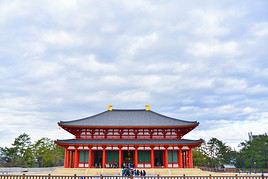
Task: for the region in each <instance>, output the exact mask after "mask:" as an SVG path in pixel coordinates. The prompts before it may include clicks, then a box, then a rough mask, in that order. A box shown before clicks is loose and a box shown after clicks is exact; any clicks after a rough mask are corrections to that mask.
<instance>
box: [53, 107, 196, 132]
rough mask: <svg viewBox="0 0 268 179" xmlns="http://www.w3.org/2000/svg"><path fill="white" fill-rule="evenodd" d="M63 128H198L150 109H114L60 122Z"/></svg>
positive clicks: (193, 122)
mask: <svg viewBox="0 0 268 179" xmlns="http://www.w3.org/2000/svg"><path fill="white" fill-rule="evenodd" d="M58 124H59V125H60V126H62V127H86V128H89V127H109V128H110V127H176V128H178V127H182V128H184V127H191V128H194V127H196V126H197V125H198V124H199V123H198V122H196V121H184V120H180V119H175V118H172V117H168V116H165V115H162V114H159V113H156V112H154V111H151V110H148V109H112V110H107V111H104V112H102V113H99V114H96V115H93V116H89V117H86V118H82V119H78V120H72V121H60V122H59V123H58Z"/></svg>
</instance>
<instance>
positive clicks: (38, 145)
mask: <svg viewBox="0 0 268 179" xmlns="http://www.w3.org/2000/svg"><path fill="white" fill-rule="evenodd" d="M33 151H34V156H35V161H36V163H37V166H39V167H49V166H56V165H60V164H62V162H61V161H62V160H63V154H64V151H63V149H61V148H59V147H57V146H56V145H55V144H54V142H53V141H52V140H50V139H48V138H41V139H39V140H38V141H36V142H35V144H34V145H33Z"/></svg>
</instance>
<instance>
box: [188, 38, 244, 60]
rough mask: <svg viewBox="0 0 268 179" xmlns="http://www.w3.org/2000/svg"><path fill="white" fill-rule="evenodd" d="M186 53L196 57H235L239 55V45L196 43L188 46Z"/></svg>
mask: <svg viewBox="0 0 268 179" xmlns="http://www.w3.org/2000/svg"><path fill="white" fill-rule="evenodd" d="M188 52H189V53H190V54H193V55H195V56H196V57H211V56H213V57H214V58H215V57H216V56H217V55H220V56H226V55H227V56H228V57H230V56H231V57H232V56H236V55H239V45H238V44H237V43H236V42H234V41H230V42H218V41H211V42H196V43H193V44H192V45H190V46H189V48H188Z"/></svg>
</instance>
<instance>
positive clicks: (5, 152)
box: [0, 133, 268, 169]
mask: <svg viewBox="0 0 268 179" xmlns="http://www.w3.org/2000/svg"><path fill="white" fill-rule="evenodd" d="M240 148H241V149H240V150H239V151H236V150H234V149H232V148H231V147H230V146H228V145H226V144H225V143H223V142H222V141H221V140H219V139H217V138H211V139H210V140H209V141H207V142H204V143H203V144H202V146H201V147H199V148H197V149H195V150H193V162H194V166H199V167H209V168H219V167H222V166H223V165H224V164H233V165H235V166H236V167H237V168H266V169H267V168H268V136H267V135H260V136H257V137H255V138H253V140H251V141H245V142H242V143H240ZM63 159H64V150H63V149H62V148H61V147H58V146H57V145H56V144H55V143H54V142H53V141H52V140H50V139H48V138H41V139H39V140H37V141H36V142H34V143H32V142H31V138H30V136H29V135H28V134H25V133H24V134H21V135H19V136H18V137H17V138H15V140H14V142H13V143H12V145H11V147H4V148H1V147H0V166H9V167H52V166H62V165H63Z"/></svg>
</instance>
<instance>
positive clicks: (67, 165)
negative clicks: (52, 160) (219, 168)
mask: <svg viewBox="0 0 268 179" xmlns="http://www.w3.org/2000/svg"><path fill="white" fill-rule="evenodd" d="M118 151H119V152H118V153H119V154H118V165H119V167H121V166H122V148H121V147H119V150H118ZM90 156H92V148H91V146H88V168H91V167H92V159H91V157H90ZM177 156H178V167H179V168H182V167H183V156H182V149H181V148H179V149H178V153H177ZM192 157H193V156H192V148H189V150H188V154H187V156H186V158H187V159H186V163H187V164H186V167H185V168H193V158H192ZM150 158H151V162H150V164H151V168H154V148H153V147H151V152H150ZM73 161H74V164H73V167H74V168H78V167H79V150H78V146H76V147H75V149H74V160H73ZM105 165H106V147H102V167H103V168H105ZM70 166H71V163H70V152H69V150H68V147H66V148H65V157H64V168H70ZM134 167H135V168H137V167H138V147H135V150H134ZM164 168H168V147H165V150H164Z"/></svg>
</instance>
